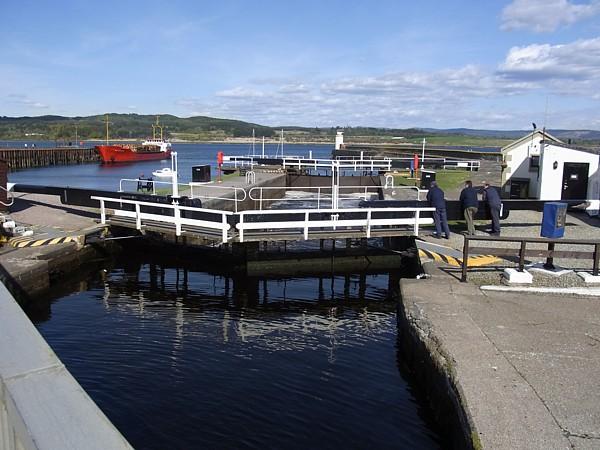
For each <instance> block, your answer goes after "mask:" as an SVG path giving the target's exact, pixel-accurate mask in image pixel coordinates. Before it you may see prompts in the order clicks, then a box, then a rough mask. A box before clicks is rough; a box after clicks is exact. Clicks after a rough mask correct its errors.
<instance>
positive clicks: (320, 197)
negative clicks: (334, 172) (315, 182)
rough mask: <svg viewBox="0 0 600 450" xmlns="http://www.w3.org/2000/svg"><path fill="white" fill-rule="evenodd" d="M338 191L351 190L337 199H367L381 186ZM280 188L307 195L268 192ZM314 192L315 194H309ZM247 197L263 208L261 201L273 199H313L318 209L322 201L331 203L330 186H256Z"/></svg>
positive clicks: (347, 187) (278, 190)
mask: <svg viewBox="0 0 600 450" xmlns="http://www.w3.org/2000/svg"><path fill="white" fill-rule="evenodd" d="M338 189H339V190H340V191H342V190H353V191H354V192H353V193H352V194H341V195H339V197H338V198H339V200H349V199H356V200H361V199H362V200H368V199H369V198H370V197H372V196H374V195H377V193H378V190H379V189H381V186H339V188H338ZM282 190H285V191H286V192H288V191H291V192H294V191H300V192H308V193H309V195H303V196H301V197H281V196H270V195H269V193H270V192H273V191H274V192H276V193H281V191H282ZM327 192H328V193H327ZM312 193H314V194H315V195H310V194H312ZM248 198H249V199H250V200H253V201H255V202H258V209H259V210H262V209H263V202H275V201H281V200H284V201H292V202H293V201H314V202H316V204H315V208H316V209H320V208H321V204H322V203H326V204H327V203H328V204H330V205H331V201H332V199H331V186H310V187H301V186H293V187H285V188H283V187H275V186H256V187H253V188H252V189H250V190H249V191H248Z"/></svg>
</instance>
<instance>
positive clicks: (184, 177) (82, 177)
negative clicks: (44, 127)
mask: <svg viewBox="0 0 600 450" xmlns="http://www.w3.org/2000/svg"><path fill="white" fill-rule="evenodd" d="M5 144H6V142H0V147H1V146H4V145H5ZM47 144H48V143H47V142H38V143H37V144H36V146H37V147H42V146H44V145H47ZM29 145H31V144H29ZM331 150H332V146H331V145H285V147H284V152H285V155H289V156H291V155H295V156H305V157H308V155H309V152H312V155H313V157H314V158H330V157H331ZM173 151H176V152H177V161H178V175H179V181H180V183H188V182H189V181H191V180H192V167H193V166H199V165H204V164H210V165H211V173H212V176H213V179H214V178H215V177H216V174H217V172H216V163H217V152H218V151H222V152H223V153H225V155H231V156H233V155H238V156H245V155H248V154H252V147H251V145H250V144H181V143H176V144H173ZM255 151H256V153H257V154H258V153H260V152H261V151H262V148H261V146H260V145H258V144H257V145H256V148H255ZM276 151H277V144H266V145H265V153H266V154H272V155H274V154H275V152H276ZM279 154H281V150H279ZM163 167H171V161H170V160H165V161H140V162H135V163H123V164H100V163H90V164H80V165H71V166H52V167H41V168H35V169H25V170H19V171H15V172H11V173H9V174H8V181H9V182H11V183H23V184H38V185H43V186H69V187H80V188H93V189H101V190H108V191H117V190H118V189H119V180H120V179H122V178H133V179H135V178H138V177H139V176H140V175H144V176H145V177H148V176H151V175H152V172H153V171H155V170H157V169H161V168H163ZM130 186H133V185H130Z"/></svg>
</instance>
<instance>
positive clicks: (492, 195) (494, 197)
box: [483, 183, 502, 236]
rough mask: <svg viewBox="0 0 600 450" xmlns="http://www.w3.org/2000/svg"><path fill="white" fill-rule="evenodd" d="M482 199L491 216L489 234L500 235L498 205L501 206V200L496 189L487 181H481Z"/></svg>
mask: <svg viewBox="0 0 600 450" xmlns="http://www.w3.org/2000/svg"><path fill="white" fill-rule="evenodd" d="M483 200H484V201H485V202H486V203H487V205H488V206H489V208H490V216H492V230H491V231H490V234H491V235H494V236H500V207H501V206H502V200H500V194H499V193H498V190H497V189H496V188H495V187H492V186H490V185H489V183H483Z"/></svg>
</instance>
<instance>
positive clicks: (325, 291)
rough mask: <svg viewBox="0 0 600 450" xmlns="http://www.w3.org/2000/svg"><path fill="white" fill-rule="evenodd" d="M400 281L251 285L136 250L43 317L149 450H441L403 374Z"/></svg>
mask: <svg viewBox="0 0 600 450" xmlns="http://www.w3.org/2000/svg"><path fill="white" fill-rule="evenodd" d="M205 265H209V262H205ZM398 276H399V274H387V273H379V274H364V273H363V274H352V275H336V276H332V275H325V276H323V277H322V278H288V279H268V278H250V277H248V278H246V277H241V276H235V275H231V276H226V275H224V274H219V273H209V272H206V271H202V270H201V269H198V268H193V267H190V266H186V265H182V264H181V263H176V262H167V261H166V260H164V259H163V260H162V261H158V260H148V259H142V258H141V257H137V256H134V255H132V254H131V252H129V253H128V257H127V259H123V260H122V261H119V262H117V263H116V264H115V265H114V266H112V267H109V266H107V267H106V268H105V270H101V271H99V272H98V273H96V274H95V275H94V276H93V277H92V278H91V279H90V280H88V281H87V283H84V284H83V289H81V290H80V291H79V292H73V293H71V294H69V295H66V296H64V297H62V298H59V299H57V300H55V301H54V302H53V303H52V304H51V311H48V312H47V313H45V314H43V315H42V316H40V315H37V316H36V315H34V316H33V317H32V318H33V320H34V322H35V323H36V326H37V327H38V329H39V331H40V332H41V333H42V335H43V336H44V337H45V339H46V340H47V341H48V342H49V343H50V345H51V346H52V348H53V349H54V350H55V351H56V353H57V354H58V356H59V357H60V358H61V359H62V361H63V362H64V363H65V365H66V366H67V368H68V369H69V370H70V371H71V373H72V374H73V375H74V376H75V378H76V379H77V380H78V381H79V382H80V383H81V384H82V386H83V387H84V389H85V390H86V391H87V392H88V393H89V394H90V396H91V397H92V398H93V399H94V400H95V401H96V402H97V404H98V405H99V406H100V407H101V408H102V410H103V411H104V412H105V413H106V414H107V416H108V417H109V419H110V420H111V421H112V422H113V423H114V424H115V425H116V426H117V428H118V429H119V430H120V431H121V432H122V433H123V434H124V435H125V437H126V438H127V439H128V440H129V441H130V442H131V443H132V444H133V445H134V447H136V448H139V449H165V448H182V449H188V448H200V447H204V448H248V449H265V448H278V449H280V448H286V449H294V448H298V449H306V448H319V449H321V448H419V449H435V448H440V447H441V445H442V444H441V441H440V439H439V437H438V436H437V435H436V434H435V432H434V431H432V428H431V424H430V422H429V421H428V419H427V417H428V416H427V413H426V411H425V410H424V409H423V408H422V407H421V406H420V404H419V403H418V402H417V400H416V399H415V395H414V393H413V391H412V389H411V387H410V385H409V384H408V383H407V381H406V380H405V378H404V377H403V372H402V370H401V360H400V356H399V354H398V348H397V343H396V339H397V330H396V313H395V307H396V306H395V305H396V303H395V301H394V299H393V298H390V295H389V289H388V286H389V285H391V286H396V285H397V282H398V278H397V277H398Z"/></svg>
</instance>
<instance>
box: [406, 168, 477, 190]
mask: <svg viewBox="0 0 600 450" xmlns="http://www.w3.org/2000/svg"><path fill="white" fill-rule="evenodd" d="M472 176H473V172H469V171H467V170H437V171H436V173H435V180H436V181H437V184H438V186H439V187H440V188H441V189H442V190H445V189H456V188H459V187H461V186H462V185H463V184H464V182H465V181H466V180H469V179H470V178H471V177H472ZM409 177H410V174H409V173H408V172H406V173H399V174H395V175H394V185H396V186H419V184H420V182H419V180H415V179H411V178H409Z"/></svg>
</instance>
